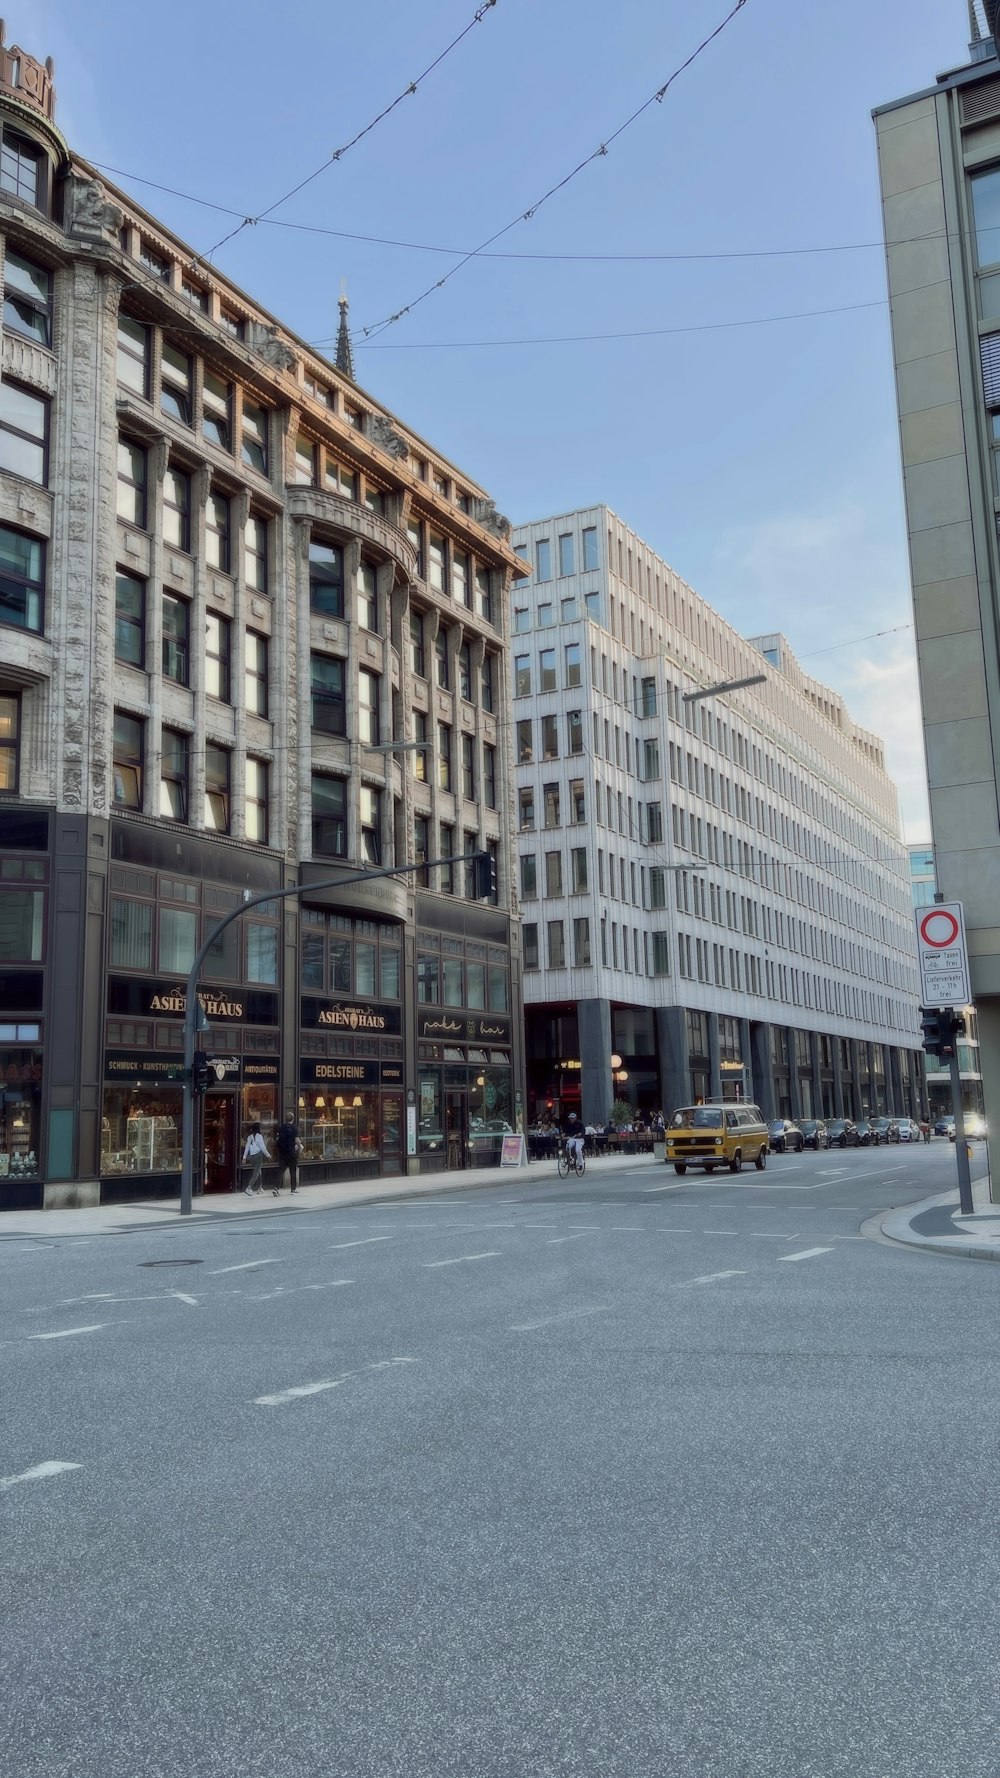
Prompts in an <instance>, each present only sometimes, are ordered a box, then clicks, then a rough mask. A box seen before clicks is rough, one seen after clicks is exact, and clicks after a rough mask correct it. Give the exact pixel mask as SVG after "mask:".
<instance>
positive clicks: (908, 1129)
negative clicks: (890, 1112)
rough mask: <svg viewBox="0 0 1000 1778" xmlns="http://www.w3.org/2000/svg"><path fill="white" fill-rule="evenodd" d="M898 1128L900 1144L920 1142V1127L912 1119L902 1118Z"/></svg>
mask: <svg viewBox="0 0 1000 1778" xmlns="http://www.w3.org/2000/svg"><path fill="white" fill-rule="evenodd" d="M898 1128H899V1140H900V1142H919V1141H920V1125H919V1124H917V1123H914V1121H913V1119H912V1117H901V1118H900V1119H899V1125H898Z"/></svg>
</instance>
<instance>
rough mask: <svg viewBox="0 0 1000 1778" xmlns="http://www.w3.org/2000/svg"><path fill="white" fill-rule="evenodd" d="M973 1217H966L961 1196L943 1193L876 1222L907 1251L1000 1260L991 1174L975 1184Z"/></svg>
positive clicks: (999, 1210)
mask: <svg viewBox="0 0 1000 1778" xmlns="http://www.w3.org/2000/svg"><path fill="white" fill-rule="evenodd" d="M972 1202H973V1206H974V1208H973V1214H972V1215H971V1216H963V1215H962V1214H961V1211H960V1210H959V1208H958V1192H957V1191H950V1192H941V1193H940V1195H939V1196H938V1197H936V1198H924V1199H923V1200H922V1202H920V1203H918V1204H906V1205H905V1206H904V1207H903V1208H902V1209H901V1210H890V1211H889V1212H888V1214H887V1215H885V1216H881V1217H878V1218H876V1219H875V1220H876V1221H877V1222H878V1226H879V1228H880V1230H881V1233H882V1234H883V1235H885V1237H886V1239H887V1240H889V1241H896V1242H898V1243H899V1244H900V1245H901V1246H904V1247H916V1248H922V1249H923V1250H924V1251H926V1252H928V1253H951V1254H955V1255H956V1256H957V1257H958V1258H959V1259H1000V1204H994V1203H992V1202H991V1201H990V1179H989V1174H988V1173H987V1174H984V1176H983V1178H982V1179H975V1180H973V1182H972Z"/></svg>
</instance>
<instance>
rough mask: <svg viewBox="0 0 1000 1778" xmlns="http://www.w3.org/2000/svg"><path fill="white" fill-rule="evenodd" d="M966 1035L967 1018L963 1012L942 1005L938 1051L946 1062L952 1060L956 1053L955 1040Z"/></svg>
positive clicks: (939, 1018)
mask: <svg viewBox="0 0 1000 1778" xmlns="http://www.w3.org/2000/svg"><path fill="white" fill-rule="evenodd" d="M964 1035H965V1020H964V1019H963V1017H962V1015H961V1013H957V1012H953V1011H952V1009H951V1007H950V1006H949V1007H942V1009H941V1011H940V1012H939V1013H938V1047H937V1053H938V1055H939V1056H940V1057H941V1058H942V1060H943V1061H945V1062H950V1061H951V1059H952V1057H953V1056H954V1054H955V1040H956V1038H958V1037H964Z"/></svg>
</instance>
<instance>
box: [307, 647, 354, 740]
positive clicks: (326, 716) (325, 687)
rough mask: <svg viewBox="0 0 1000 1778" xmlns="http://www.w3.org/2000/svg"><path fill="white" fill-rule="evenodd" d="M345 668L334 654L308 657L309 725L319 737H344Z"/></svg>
mask: <svg viewBox="0 0 1000 1778" xmlns="http://www.w3.org/2000/svg"><path fill="white" fill-rule="evenodd" d="M345 667H347V663H345V661H342V660H338V658H336V656H335V654H311V656H310V676H311V725H313V729H319V733H320V734H347V697H345Z"/></svg>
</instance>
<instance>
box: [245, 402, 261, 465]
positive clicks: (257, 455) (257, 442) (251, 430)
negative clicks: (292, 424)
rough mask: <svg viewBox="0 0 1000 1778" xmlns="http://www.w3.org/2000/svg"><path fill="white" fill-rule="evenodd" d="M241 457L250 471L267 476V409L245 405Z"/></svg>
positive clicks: (247, 403) (251, 404)
mask: <svg viewBox="0 0 1000 1778" xmlns="http://www.w3.org/2000/svg"><path fill="white" fill-rule="evenodd" d="M240 455H241V457H242V460H243V462H244V463H245V464H246V466H247V468H248V469H256V471H257V473H258V475H266V474H267V409H266V408H263V407H257V406H255V404H254V403H253V402H250V401H244V403H243V437H242V442H241V450H240Z"/></svg>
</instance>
